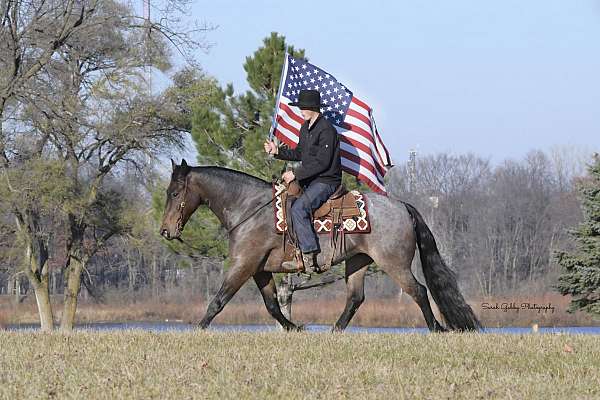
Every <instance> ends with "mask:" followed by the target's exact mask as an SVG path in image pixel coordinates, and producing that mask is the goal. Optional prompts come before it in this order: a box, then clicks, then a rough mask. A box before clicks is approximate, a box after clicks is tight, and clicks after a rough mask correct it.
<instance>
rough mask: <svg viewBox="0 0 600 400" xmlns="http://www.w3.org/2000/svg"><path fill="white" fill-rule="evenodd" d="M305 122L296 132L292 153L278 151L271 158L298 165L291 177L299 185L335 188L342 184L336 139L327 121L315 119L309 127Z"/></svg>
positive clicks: (338, 146)
mask: <svg viewBox="0 0 600 400" xmlns="http://www.w3.org/2000/svg"><path fill="white" fill-rule="evenodd" d="M308 124H309V121H306V122H304V124H302V128H300V141H299V143H298V146H296V148H295V149H287V148H281V147H280V148H279V153H278V154H277V155H275V158H278V159H280V160H288V161H302V165H301V166H300V167H299V168H297V169H296V171H295V172H294V175H295V176H296V179H297V180H298V181H299V183H300V185H302V186H308V185H309V184H310V183H312V182H323V183H328V184H330V185H335V186H337V185H339V184H340V183H341V182H342V162H341V159H340V139H339V137H338V133H337V131H336V130H335V128H334V127H333V125H331V123H330V122H329V121H327V120H326V119H325V118H323V116H322V115H319V117H318V118H317V120H316V121H315V122H314V124H313V125H312V127H311V128H310V129H309V128H308Z"/></svg>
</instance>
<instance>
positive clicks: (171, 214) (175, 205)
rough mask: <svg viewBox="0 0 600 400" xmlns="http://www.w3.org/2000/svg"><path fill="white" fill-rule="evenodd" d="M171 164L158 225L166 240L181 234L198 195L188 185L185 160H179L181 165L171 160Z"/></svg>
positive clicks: (188, 169) (187, 170)
mask: <svg viewBox="0 0 600 400" xmlns="http://www.w3.org/2000/svg"><path fill="white" fill-rule="evenodd" d="M171 165H172V167H173V173H172V175H171V183H169V187H168V188H167V202H166V204H165V211H164V213H163V220H162V224H161V226H160V234H161V235H162V236H164V237H165V238H166V239H168V240H172V239H176V238H179V237H180V236H181V231H182V230H183V227H184V226H185V224H186V222H187V221H188V219H190V217H191V216H192V214H193V213H194V211H196V208H197V207H198V199H197V197H198V196H196V195H194V194H193V193H192V190H191V189H190V188H189V187H188V185H189V175H190V174H189V172H190V171H191V168H190V167H189V166H188V165H187V163H186V161H185V160H182V161H181V165H177V164H175V162H174V161H173V160H171Z"/></svg>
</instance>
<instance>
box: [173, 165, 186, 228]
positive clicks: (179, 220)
mask: <svg viewBox="0 0 600 400" xmlns="http://www.w3.org/2000/svg"><path fill="white" fill-rule="evenodd" d="M187 178H188V177H187V175H186V177H185V180H184V182H183V190H182V191H181V194H182V200H181V203H179V207H177V209H178V211H179V216H178V217H177V223H176V225H175V229H176V231H177V233H178V234H180V233H181V231H182V229H183V212H184V210H185V199H186V197H187V187H188V184H187Z"/></svg>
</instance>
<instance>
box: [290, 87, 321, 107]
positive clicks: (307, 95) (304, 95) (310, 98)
mask: <svg viewBox="0 0 600 400" xmlns="http://www.w3.org/2000/svg"><path fill="white" fill-rule="evenodd" d="M289 105H290V106H295V107H300V108H321V107H326V105H325V104H321V93H319V91H318V90H301V91H300V95H298V101H297V102H293V103H290V104H289Z"/></svg>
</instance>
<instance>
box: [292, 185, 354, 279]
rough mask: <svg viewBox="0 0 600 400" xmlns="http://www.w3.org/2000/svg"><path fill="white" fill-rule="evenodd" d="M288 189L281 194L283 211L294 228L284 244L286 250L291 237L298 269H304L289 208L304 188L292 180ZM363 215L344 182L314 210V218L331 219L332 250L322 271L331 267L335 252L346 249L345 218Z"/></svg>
mask: <svg viewBox="0 0 600 400" xmlns="http://www.w3.org/2000/svg"><path fill="white" fill-rule="evenodd" d="M286 188H287V189H286V190H285V191H284V192H283V193H282V194H281V208H282V212H283V220H284V221H285V224H286V225H287V227H289V228H292V229H286V231H285V232H284V237H283V246H284V251H285V245H286V242H288V240H286V237H287V238H289V242H290V243H291V244H293V245H294V247H295V258H296V260H297V262H298V270H299V271H302V270H303V265H302V261H301V259H302V256H301V253H300V250H299V248H298V246H297V240H296V237H295V235H294V232H293V224H292V220H291V217H290V213H288V210H289V209H290V208H291V206H292V204H293V202H294V201H295V200H296V199H297V198H298V197H300V196H301V195H302V193H303V190H302V188H301V187H300V185H299V184H298V183H297V181H292V182H291V183H290V184H287V185H286ZM360 215H361V211H360V209H359V207H358V205H357V203H356V197H355V196H354V194H353V193H351V192H349V191H348V190H347V189H346V187H345V186H344V185H343V184H342V185H340V186H338V188H337V189H336V190H335V192H334V193H333V194H332V195H331V196H329V199H328V200H327V201H326V202H325V203H323V204H322V205H321V206H320V207H319V208H318V209H316V210H315V211H314V212H313V220H319V219H328V220H331V224H332V227H331V230H330V232H331V247H332V252H331V255H330V257H328V261H326V263H325V265H324V266H322V267H321V272H324V271H326V270H328V269H330V268H331V263H332V262H333V260H334V258H335V254H336V253H338V252H340V251H342V250H341V249H340V248H343V251H345V250H346V249H345V247H346V246H345V240H344V228H343V223H344V220H345V219H348V218H352V217H357V216H360Z"/></svg>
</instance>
